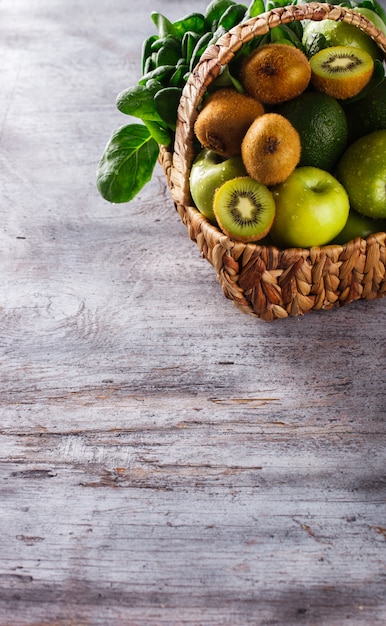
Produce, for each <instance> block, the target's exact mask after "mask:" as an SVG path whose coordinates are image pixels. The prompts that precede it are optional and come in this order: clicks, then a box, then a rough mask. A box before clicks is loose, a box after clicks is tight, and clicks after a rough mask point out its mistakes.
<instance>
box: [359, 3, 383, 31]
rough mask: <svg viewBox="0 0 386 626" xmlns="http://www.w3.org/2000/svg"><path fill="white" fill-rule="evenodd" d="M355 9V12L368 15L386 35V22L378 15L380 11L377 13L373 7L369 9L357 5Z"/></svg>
mask: <svg viewBox="0 0 386 626" xmlns="http://www.w3.org/2000/svg"><path fill="white" fill-rule="evenodd" d="M354 11H355V13H360V14H361V15H364V16H365V17H367V19H369V20H370V22H372V23H373V24H374V26H376V27H377V28H379V30H381V31H382V32H383V34H384V35H386V24H385V22H384V21H383V19H382V18H381V16H380V15H378V13H376V12H375V11H373V10H372V9H368V8H367V7H355V9H354Z"/></svg>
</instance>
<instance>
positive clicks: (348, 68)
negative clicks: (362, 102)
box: [310, 46, 374, 100]
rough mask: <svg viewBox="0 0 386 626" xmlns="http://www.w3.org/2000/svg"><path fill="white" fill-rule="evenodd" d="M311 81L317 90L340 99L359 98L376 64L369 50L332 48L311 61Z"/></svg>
mask: <svg viewBox="0 0 386 626" xmlns="http://www.w3.org/2000/svg"><path fill="white" fill-rule="evenodd" d="M310 66H311V82H312V84H313V85H314V87H315V88H316V89H318V90H319V91H322V92H323V93H326V94H327V95H329V96H332V97H333V98H336V99H337V100H345V99H346V98H351V97H352V96H356V95H357V94H358V93H359V92H360V91H362V89H363V88H364V87H365V86H366V85H367V83H368V82H369V80H370V78H371V76H372V73H373V69H374V61H373V59H372V57H371V56H370V55H369V54H368V52H366V51H365V50H361V49H359V48H354V47H352V46H331V47H329V48H324V49H323V50H319V52H317V53H316V54H314V56H312V57H311V59H310Z"/></svg>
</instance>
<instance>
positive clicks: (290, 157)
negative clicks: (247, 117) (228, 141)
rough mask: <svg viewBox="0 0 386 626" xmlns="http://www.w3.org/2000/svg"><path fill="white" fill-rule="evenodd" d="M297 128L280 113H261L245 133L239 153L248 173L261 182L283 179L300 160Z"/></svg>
mask: <svg viewBox="0 0 386 626" xmlns="http://www.w3.org/2000/svg"><path fill="white" fill-rule="evenodd" d="M300 155H301V142H300V136H299V133H298V132H297V130H295V128H294V127H293V126H292V124H291V123H290V122H289V121H288V120H287V119H286V118H285V117H283V116H282V115H280V114H278V113H265V114H264V115H262V116H261V117H259V118H257V119H256V120H255V121H254V122H253V124H251V126H250V127H249V129H248V131H247V132H246V134H245V137H244V140H243V143H242V146H241V156H242V159H243V162H244V165H245V169H246V170H247V172H248V174H249V176H251V177H252V178H255V179H256V180H257V181H259V182H260V183H263V184H264V185H267V186H271V185H277V184H279V183H282V182H284V180H285V179H286V178H288V176H289V175H290V174H291V173H292V172H293V170H294V169H295V167H296V166H297V164H298V163H299V161H300Z"/></svg>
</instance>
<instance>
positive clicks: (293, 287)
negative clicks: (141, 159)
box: [160, 2, 386, 321]
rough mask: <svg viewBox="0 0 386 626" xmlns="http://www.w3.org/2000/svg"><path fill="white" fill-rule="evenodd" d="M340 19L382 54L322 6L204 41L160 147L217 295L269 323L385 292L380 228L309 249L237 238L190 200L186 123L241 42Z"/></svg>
mask: <svg viewBox="0 0 386 626" xmlns="http://www.w3.org/2000/svg"><path fill="white" fill-rule="evenodd" d="M304 19H311V20H316V21H319V20H324V19H331V20H335V21H344V22H347V23H349V24H353V25H355V26H356V27H358V28H360V29H361V30H363V31H364V32H366V33H367V34H368V35H370V36H371V37H372V38H373V39H374V40H375V41H376V43H377V44H378V46H379V48H380V49H381V50H382V51H383V52H384V53H386V37H385V36H384V35H383V34H382V32H381V31H380V30H379V29H378V28H376V27H375V26H374V25H373V24H372V23H371V22H370V21H369V20H367V19H366V18H365V17H363V16H360V15H358V14H355V13H354V12H353V11H351V10H349V9H346V8H343V7H340V6H334V5H330V4H320V3H314V2H312V3H310V4H302V5H291V6H288V7H284V8H276V9H273V10H271V11H268V12H266V13H263V14H261V15H259V16H258V17H255V18H252V19H250V20H248V21H246V22H245V23H243V24H240V25H238V26H236V27H234V28H233V29H232V30H230V31H229V32H228V33H226V34H225V35H224V36H223V37H221V39H219V41H218V42H217V43H216V44H215V45H212V46H210V48H208V49H207V51H206V52H205V54H204V55H203V56H202V58H201V59H200V61H199V63H198V64H197V66H196V68H195V70H194V71H193V73H192V74H191V76H190V78H189V80H188V82H187V84H186V86H185V88H184V91H183V94H182V97H181V101H180V106H179V111H178V118H179V119H178V123H177V130H176V136H175V143H174V152H173V154H172V153H171V152H170V151H168V149H165V148H161V151H160V162H161V164H162V167H163V169H164V172H165V175H166V178H167V182H168V185H169V187H170V191H171V195H172V198H173V200H174V203H175V206H176V208H177V211H178V213H179V215H180V217H181V220H182V221H183V223H184V224H185V225H186V227H187V228H188V232H189V236H190V238H191V239H192V240H193V241H195V242H196V243H197V245H198V247H199V249H200V251H201V253H202V255H203V256H204V257H205V258H206V259H207V260H208V261H209V262H210V263H211V265H212V266H213V267H214V269H215V271H216V273H217V277H218V280H219V282H220V284H221V286H222V289H223V292H224V294H225V296H226V297H227V298H229V299H231V300H232V301H233V302H234V304H235V305H236V306H237V307H238V308H239V309H240V310H241V311H243V312H245V313H249V314H252V315H254V316H257V317H258V318H261V319H264V320H267V321H271V320H275V319H278V318H285V317H287V316H298V315H303V314H304V313H307V312H310V311H312V310H321V309H330V308H332V307H338V306H342V305H344V304H348V303H350V302H353V301H354V300H360V299H362V300H373V299H375V298H381V297H383V296H384V295H385V293H386V270H385V265H386V233H384V232H382V233H377V234H374V235H371V236H369V237H367V238H366V239H361V238H357V239H355V240H353V241H350V242H348V243H347V244H345V245H328V246H322V247H313V248H310V249H301V248H289V249H285V250H280V249H278V248H277V247H275V246H263V245H258V244H251V243H248V244H245V243H240V242H237V241H233V240H232V239H230V238H229V237H227V236H226V235H224V234H223V233H222V232H221V231H220V230H219V229H218V228H216V227H215V226H213V225H211V224H210V223H209V222H208V221H207V220H206V218H205V217H203V216H202V215H201V213H199V212H198V211H197V210H196V209H195V208H194V207H193V206H192V201H191V196H190V191H189V174H190V168H191V165H192V161H193V158H194V148H193V141H194V132H193V127H194V122H195V120H196V118H197V115H198V107H199V104H200V102H201V99H202V97H203V95H204V93H205V91H206V89H207V87H208V85H209V84H210V83H211V82H212V81H213V80H214V79H215V78H216V77H217V76H218V75H219V73H220V70H221V68H222V67H223V66H225V65H227V64H228V63H229V62H230V61H231V60H232V58H233V57H234V55H235V53H236V52H237V51H238V50H239V48H240V47H241V46H242V44H244V43H246V42H248V41H250V40H251V39H252V38H253V37H255V36H257V35H263V34H266V33H267V32H268V31H269V30H270V29H271V28H274V27H275V26H278V25H279V24H287V23H290V22H292V21H295V20H304Z"/></svg>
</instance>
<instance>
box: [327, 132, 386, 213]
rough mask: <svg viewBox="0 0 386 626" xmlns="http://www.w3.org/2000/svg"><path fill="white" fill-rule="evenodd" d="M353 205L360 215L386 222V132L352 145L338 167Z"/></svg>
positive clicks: (372, 135) (338, 173)
mask: <svg viewBox="0 0 386 626" xmlns="http://www.w3.org/2000/svg"><path fill="white" fill-rule="evenodd" d="M336 175H337V178H338V179H339V181H340V182H341V183H342V185H343V186H344V187H345V189H346V191H347V193H348V196H349V198H350V205H351V207H352V208H353V209H354V210H355V211H358V213H361V215H367V216H368V217H372V218H374V219H384V218H386V130H377V131H374V132H373V133H369V134H368V135H364V136H363V137H360V139H357V141H355V142H354V143H352V144H351V145H350V146H349V147H348V148H347V150H346V152H345V153H344V154H343V156H342V158H341V159H340V161H339V163H338V166H337V173H336Z"/></svg>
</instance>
